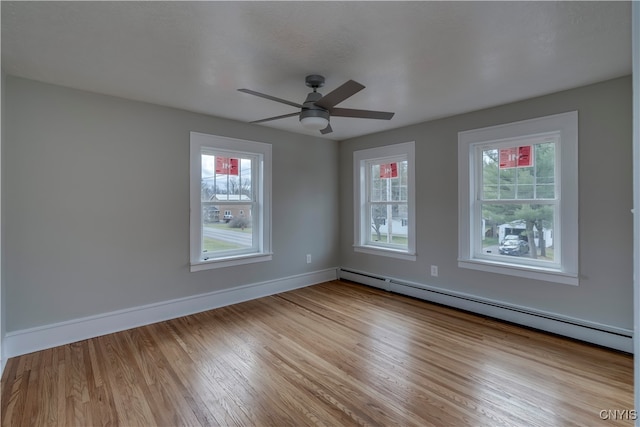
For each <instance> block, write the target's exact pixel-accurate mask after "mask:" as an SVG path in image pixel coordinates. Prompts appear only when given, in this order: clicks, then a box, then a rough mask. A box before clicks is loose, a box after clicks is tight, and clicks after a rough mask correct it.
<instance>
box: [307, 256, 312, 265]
mask: <svg viewBox="0 0 640 427" xmlns="http://www.w3.org/2000/svg"><path fill="white" fill-rule="evenodd" d="M307 264H311V254H307Z"/></svg>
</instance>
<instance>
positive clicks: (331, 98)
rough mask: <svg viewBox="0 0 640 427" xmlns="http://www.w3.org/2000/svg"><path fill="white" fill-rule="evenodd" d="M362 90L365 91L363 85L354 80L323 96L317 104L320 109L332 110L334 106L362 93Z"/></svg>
mask: <svg viewBox="0 0 640 427" xmlns="http://www.w3.org/2000/svg"><path fill="white" fill-rule="evenodd" d="M362 89H364V86H363V85H361V84H360V83H358V82H355V81H353V80H349V81H348V82H346V83H345V84H343V85H342V86H340V87H339V88H337V89H334V90H333V91H331V92H329V93H328V94H326V95H325V96H323V97H322V98H321V99H320V101H317V102H316V103H315V104H316V105H317V106H318V107H322V108H324V109H327V110H330V109H331V108H333V106H334V105H338V104H339V103H341V102H342V101H344V100H345V99H347V98H349V97H350V96H352V95H355V94H356V93H358V92H360V91H361V90H362Z"/></svg>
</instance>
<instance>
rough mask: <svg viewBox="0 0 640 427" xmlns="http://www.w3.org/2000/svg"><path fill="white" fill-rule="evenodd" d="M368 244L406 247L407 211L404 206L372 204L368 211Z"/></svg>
mask: <svg viewBox="0 0 640 427" xmlns="http://www.w3.org/2000/svg"><path fill="white" fill-rule="evenodd" d="M370 213H371V215H370V218H371V236H370V241H369V242H367V243H369V244H374V245H375V244H393V245H399V246H401V247H402V248H404V249H406V248H407V247H408V235H409V234H408V225H409V224H408V211H407V205H406V204H391V203H389V204H387V203H381V204H374V205H371V209H370Z"/></svg>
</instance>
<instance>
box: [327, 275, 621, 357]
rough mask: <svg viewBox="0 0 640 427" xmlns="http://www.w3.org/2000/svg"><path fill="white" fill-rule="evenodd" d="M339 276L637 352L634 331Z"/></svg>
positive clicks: (409, 285) (374, 278) (391, 281)
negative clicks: (634, 347) (634, 348)
mask: <svg viewBox="0 0 640 427" xmlns="http://www.w3.org/2000/svg"><path fill="white" fill-rule="evenodd" d="M338 277H339V278H341V279H346V280H350V281H353V282H356V283H361V284H363V285H367V286H372V287H376V288H379V289H384V290H386V291H389V292H395V293H398V294H402V295H407V296H410V297H414V298H419V299H422V300H425V301H430V302H434V303H438V304H442V305H446V306H449V307H454V308H458V309H462V310H466V311H470V312H473V313H477V314H481V315H485V316H489V317H493V318H496V319H500V320H504V321H507V322H512V323H516V324H519V325H523V326H527V327H530V328H534V329H539V330H542V331H546V332H551V333H554V334H558V335H562V336H566V337H569V338H574V339H577V340H581V341H586V342H589V343H592V344H596V345H601V346H604V347H608V348H612V349H615V350H620V351H624V352H627V353H633V331H632V330H628V329H623V328H617V327H614V326H608V325H603V324H599V323H595V322H589V321H586V320H582V319H576V318H572V317H568V316H561V315H557V314H554V313H547V312H543V311H537V310H534V309H530V308H528V307H522V306H517V305H512V304H508V303H505V302H501V301H494V300H489V299H485V298H481V297H477V296H474V295H470V294H464V293H459V292H455V291H449V290H447V289H442V288H437V287H433V286H429V285H424V284H421V283H415V282H410V281H405V280H399V279H395V278H391V277H383V276H378V275H375V274H371V273H367V272H363V271H357V270H352V269H345V268H340V269H338Z"/></svg>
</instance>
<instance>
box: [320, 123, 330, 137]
mask: <svg viewBox="0 0 640 427" xmlns="http://www.w3.org/2000/svg"><path fill="white" fill-rule="evenodd" d="M331 132H333V129H331V123H329V124H328V125H327V127H326V128H324V129H322V130H321V131H320V133H321V134H323V135H325V134H327V133H331Z"/></svg>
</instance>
